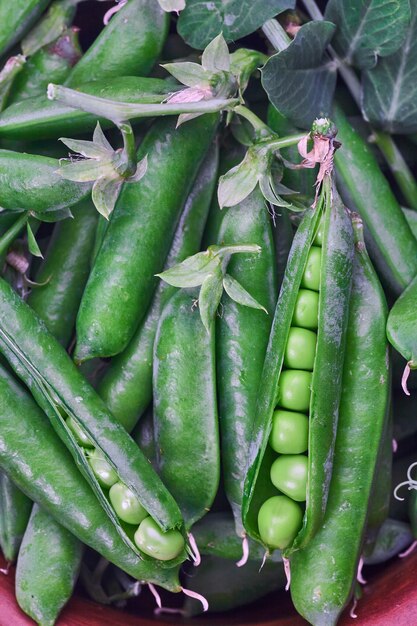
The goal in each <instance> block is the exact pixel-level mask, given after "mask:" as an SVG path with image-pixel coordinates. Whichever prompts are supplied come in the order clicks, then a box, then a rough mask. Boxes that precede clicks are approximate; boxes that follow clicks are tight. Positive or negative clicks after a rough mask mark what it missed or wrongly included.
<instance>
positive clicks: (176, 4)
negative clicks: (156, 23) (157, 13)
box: [158, 0, 185, 13]
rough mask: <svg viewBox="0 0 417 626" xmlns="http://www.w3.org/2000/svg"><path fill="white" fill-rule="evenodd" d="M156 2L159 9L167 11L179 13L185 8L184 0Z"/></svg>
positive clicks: (159, 0)
mask: <svg viewBox="0 0 417 626" xmlns="http://www.w3.org/2000/svg"><path fill="white" fill-rule="evenodd" d="M158 2H159V6H160V7H161V9H162V10H163V11H166V12H167V13H170V12H171V11H175V12H176V13H179V12H180V11H182V10H183V9H185V0H158Z"/></svg>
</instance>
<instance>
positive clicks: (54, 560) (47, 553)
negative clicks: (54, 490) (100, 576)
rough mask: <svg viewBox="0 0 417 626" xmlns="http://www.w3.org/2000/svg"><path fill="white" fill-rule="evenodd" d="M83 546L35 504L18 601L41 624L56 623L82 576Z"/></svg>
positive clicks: (19, 576) (18, 572) (20, 566)
mask: <svg viewBox="0 0 417 626" xmlns="http://www.w3.org/2000/svg"><path fill="white" fill-rule="evenodd" d="M82 556H83V545H82V544H81V543H80V542H79V541H78V539H76V537H74V535H73V534H71V533H70V532H69V531H68V530H67V529H66V528H64V527H63V526H61V525H60V524H58V523H57V522H55V521H54V520H53V519H52V518H51V517H50V515H49V514H48V513H45V512H44V511H43V510H42V509H40V508H39V507H38V505H36V504H35V505H34V506H33V510H32V514H31V516H30V519H29V524H28V526H27V528H26V532H25V535H24V537H23V541H22V545H21V548H20V552H19V558H18V560H17V566H16V582H15V585H16V600H17V603H18V604H19V606H20V608H21V609H22V610H23V611H24V612H25V613H26V614H27V615H29V616H30V617H32V619H34V620H35V621H36V622H37V623H38V624H42V626H53V625H54V624H55V621H56V618H57V617H58V615H59V613H60V611H61V609H62V608H63V606H64V605H65V604H66V603H67V602H68V600H69V599H70V597H71V595H72V592H73V590H74V585H75V583H76V580H77V578H78V572H79V569H80V566H81V559H82Z"/></svg>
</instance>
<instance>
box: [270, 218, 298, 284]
mask: <svg viewBox="0 0 417 626" xmlns="http://www.w3.org/2000/svg"><path fill="white" fill-rule="evenodd" d="M272 233H273V235H274V242H275V257H276V265H277V280H278V285H279V286H281V284H282V281H283V279H284V274H285V268H286V267H287V261H288V255H289V253H290V250H291V244H292V240H293V238H294V230H293V227H292V224H291V219H290V216H289V212H288V210H287V209H286V208H285V207H279V209H276V214H275V216H274V227H273V229H272Z"/></svg>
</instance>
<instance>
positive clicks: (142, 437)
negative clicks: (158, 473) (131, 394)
mask: <svg viewBox="0 0 417 626" xmlns="http://www.w3.org/2000/svg"><path fill="white" fill-rule="evenodd" d="M132 437H133V439H134V440H135V441H136V443H137V444H138V446H139V448H140V449H141V450H142V452H143V454H144V455H145V456H146V458H147V459H148V461H149V463H151V465H152V467H155V468H156V446H155V433H154V427H153V412H152V410H148V411H146V413H145V415H143V416H142V418H141V420H140V421H139V422H138V424H136V426H135V428H134V430H133V432H132Z"/></svg>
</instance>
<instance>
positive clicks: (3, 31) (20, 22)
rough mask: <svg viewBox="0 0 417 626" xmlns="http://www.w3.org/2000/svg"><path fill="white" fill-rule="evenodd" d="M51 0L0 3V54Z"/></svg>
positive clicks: (11, 44)
mask: <svg viewBox="0 0 417 626" xmlns="http://www.w3.org/2000/svg"><path fill="white" fill-rule="evenodd" d="M50 1H51V0H14V2H2V3H1V5H0V55H2V54H4V53H5V52H7V50H10V48H11V47H12V46H13V45H14V44H15V43H16V42H18V41H19V39H21V37H23V35H25V33H27V31H28V30H29V28H30V27H31V26H32V25H33V24H34V23H35V22H36V20H37V19H38V17H40V15H41V14H42V12H43V11H44V10H45V9H46V7H47V6H48V4H49V3H50Z"/></svg>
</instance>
